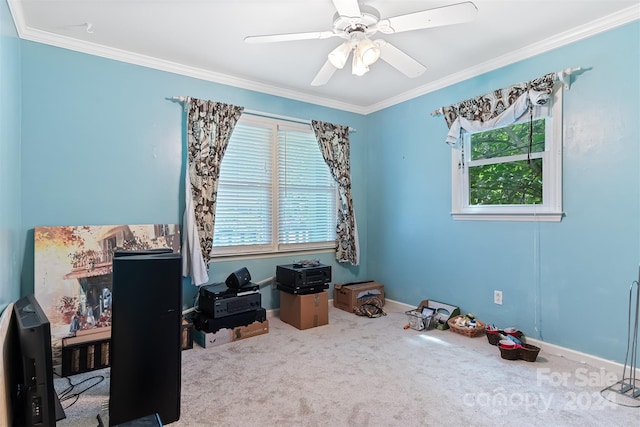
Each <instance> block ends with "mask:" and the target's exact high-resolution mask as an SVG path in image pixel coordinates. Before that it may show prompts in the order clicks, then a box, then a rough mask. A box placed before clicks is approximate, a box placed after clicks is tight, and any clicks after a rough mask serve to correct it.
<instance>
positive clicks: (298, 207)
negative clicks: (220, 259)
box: [213, 115, 337, 256]
mask: <svg viewBox="0 0 640 427" xmlns="http://www.w3.org/2000/svg"><path fill="white" fill-rule="evenodd" d="M336 202H337V190H336V184H335V181H334V179H333V178H332V176H331V172H330V171H329V167H328V166H327V165H326V163H325V161H324V159H323V158H322V153H321V152H320V147H319V146H318V142H317V141H316V138H315V135H314V134H313V131H312V129H311V127H310V126H309V125H304V124H298V123H292V122H285V121H282V120H276V119H270V118H264V117H257V116H250V115H243V116H242V117H241V119H240V120H239V121H238V124H237V125H236V127H235V129H234V130H233V134H232V135H231V139H230V140H229V145H228V147H227V150H226V152H225V155H224V157H223V159H222V163H221V167H220V180H219V184H218V198H217V204H216V218H215V225H214V234H213V236H214V237H213V255H214V256H222V255H244V254H256V253H276V252H287V251H304V250H318V249H327V248H332V249H333V248H334V247H335V238H336V237H335V224H336Z"/></svg>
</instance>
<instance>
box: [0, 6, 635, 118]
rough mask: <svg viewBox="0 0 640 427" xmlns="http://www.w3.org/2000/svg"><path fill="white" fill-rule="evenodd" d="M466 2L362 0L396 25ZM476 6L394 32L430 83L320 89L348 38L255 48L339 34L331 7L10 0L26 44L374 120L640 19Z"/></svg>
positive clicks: (380, 79) (374, 76) (610, 9)
mask: <svg viewBox="0 0 640 427" xmlns="http://www.w3.org/2000/svg"><path fill="white" fill-rule="evenodd" d="M461 1H462V0H363V1H360V3H361V4H365V5H368V6H373V7H375V8H376V9H377V10H378V11H379V12H380V15H381V16H382V17H383V18H385V17H392V16H396V15H401V14H405V13H411V12H416V11H421V10H426V9H431V8H435V7H441V6H446V5H450V4H453V3H459V2H461ZM473 2H474V3H475V5H476V6H477V8H478V15H477V18H476V19H475V20H474V21H473V22H470V23H464V24H457V25H451V26H445V27H438V28H430V29H423V30H416V31H410V32H405V33H399V34H390V35H382V37H381V38H384V39H385V40H386V41H388V42H390V43H393V44H394V45H395V46H396V47H398V48H400V49H402V50H403V51H405V52H407V53H408V54H410V55H411V56H413V57H414V58H415V59H417V60H418V61H419V62H421V63H422V64H424V65H425V66H426V67H427V70H426V71H425V72H424V74H422V75H421V76H419V77H417V78H414V79H411V78H408V77H406V76H404V75H403V74H401V73H400V72H398V71H397V70H395V69H394V68H392V67H391V66H389V65H388V64H386V63H385V62H383V61H378V62H376V63H375V64H373V65H372V66H371V71H370V72H369V73H367V74H365V75H364V76H363V77H356V76H353V75H351V72H350V67H345V68H344V69H342V70H337V71H336V73H335V74H334V75H333V77H332V79H331V80H330V81H329V82H328V83H327V84H326V85H323V86H315V87H314V86H311V85H310V82H311V81H312V80H313V78H314V76H315V75H316V73H317V72H318V70H319V69H320V67H321V66H322V65H323V64H324V62H325V61H326V58H327V54H328V53H329V52H330V51H331V50H332V49H333V48H334V47H336V46H337V45H338V44H340V43H341V42H342V40H341V39H339V38H330V39H325V40H304V41H290V42H281V43H270V44H248V43H245V42H244V41H243V40H244V37H246V36H250V35H265V34H273V33H295V32H309V31H328V30H331V26H332V23H333V15H334V13H335V8H334V5H333V3H332V1H331V0H8V3H9V7H10V10H11V13H12V15H13V17H14V21H15V23H16V28H17V31H18V34H19V36H20V37H21V38H23V39H26V40H32V41H37V42H41V43H46V44H50V45H54V46H59V47H64V48H68V49H72V50H77V51H80V52H85V53H90V54H95V55H99V56H103V57H107V58H112V59H116V60H121V61H126V62H130V63H134V64H138V65H144V66H149V67H153V68H157V69H161V70H165V71H171V72H175V73H179V74H184V75H188V76H193V77H198V78H202V79H205V80H210V81H216V82H220V83H225V84H230V85H233V86H238V87H243V88H248V89H253V90H258V91H261V92H265V93H270V94H275V95H281V96H285V97H288V98H293V99H298V100H303V101H309V102H313V103H316V104H320V105H326V106H330V107H334V108H340V109H343V110H347V111H353V112H358V113H362V114H367V113H370V112H372V111H376V110H378V109H381V108H384V107H387V106H390V105H393V104H396V103H398V102H401V101H404V100H407V99H410V98H413V97H415V96H418V95H421V94H424V93H428V92H431V91H433V90H436V89H439V88H441V87H444V86H447V85H449V84H453V83H455V82H458V81H461V80H464V79H466V78H469V77H473V76H476V75H478V74H481V73H484V72H487V71H490V70H493V69H496V68H498V67H501V66H504V65H507V64H510V63H513V62H516V61H519V60H522V59H525V58H528V57H530V56H533V55H536V54H539V53H541V52H544V51H547V50H550V49H553V48H556V47H559V46H562V45H565V44H567V43H571V42H573V41H576V40H579V39H582V38H585V37H588V36H591V35H593V34H596V33H598V32H601V31H605V30H608V29H610V28H614V27H616V26H619V25H622V24H625V23H628V22H631V21H634V20H637V19H640V2H639V1H638V0H559V1H551V0H533V1H532V0H473ZM612 48H614V47H613V46H612ZM636 54H637V52H636ZM589 65H590V64H571V66H583V67H586V66H589ZM550 71H556V70H550ZM186 95H188V94H186Z"/></svg>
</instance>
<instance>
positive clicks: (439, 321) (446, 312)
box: [417, 299, 460, 331]
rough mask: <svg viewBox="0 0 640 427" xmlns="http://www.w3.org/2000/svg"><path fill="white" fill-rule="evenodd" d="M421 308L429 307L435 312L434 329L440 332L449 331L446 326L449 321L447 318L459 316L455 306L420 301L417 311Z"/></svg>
mask: <svg viewBox="0 0 640 427" xmlns="http://www.w3.org/2000/svg"><path fill="white" fill-rule="evenodd" d="M422 307H429V308H432V309H434V310H435V322H436V329H440V330H442V331H444V330H445V329H449V325H448V324H447V320H449V318H451V317H455V316H458V315H459V314H460V309H459V308H458V307H456V306H455V305H450V304H445V303H443V302H438V301H432V300H428V299H425V300H422V301H420V305H418V308H417V310H420V311H421V310H422Z"/></svg>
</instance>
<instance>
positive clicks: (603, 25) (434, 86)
mask: <svg viewBox="0 0 640 427" xmlns="http://www.w3.org/2000/svg"><path fill="white" fill-rule="evenodd" d="M7 3H8V5H9V10H10V11H11V15H12V16H13V21H14V24H15V26H16V31H17V33H18V36H19V37H20V38H21V39H24V40H29V41H33V42H38V43H43V44H47V45H51V46H56V47H61V48H64V49H69V50H73V51H77V52H81V53H86V54H89V55H94V56H100V57H103V58H107V59H113V60H116V61H121V62H126V63H130V64H134V65H140V66H143V67H148V68H153V69H156V70H160V71H166V72H169V73H174V74H179V75H183V76H187V77H193V78H197V79H200V80H206V81H210V82H214V83H220V84H224V85H228V86H233V87H238V88H242V89H247V90H252V91H256V92H260V93H265V94H269V95H274V96H279V97H283V98H287V99H292V100H295V101H301V102H307V103H311V104H315V105H320V106H323V107H328V108H334V109H338V110H342V111H347V112H351V113H356V114H362V115H368V114H371V113H374V112H376V111H379V110H383V109H385V108H388V107H392V106H394V105H397V104H400V103H402V102H405V101H408V100H411V99H413V98H417V97H419V96H422V95H425V94H428V93H431V92H434V91H436V90H439V89H442V88H445V87H447V86H451V85H453V84H456V83H459V82H462V81H464V80H468V79H470V78H473V77H477V76H479V75H481V74H484V73H486V72H489V71H493V70H496V69H498V68H501V67H504V66H507V65H511V64H513V63H516V62H519V61H522V60H524V59H528V58H531V57H533V56H536V55H539V54H541V53H544V52H548V51H550V50H553V49H556V48H559V47H562V46H565V45H567V44H570V43H574V42H576V41H579V40H582V39H585V38H588V37H591V36H593V35H596V34H598V33H601V32H604V31H607V30H610V29H613V28H616V27H619V26H622V25H624V24H628V23H630V22H633V21H636V20H639V19H640V5H635V6H631V7H629V8H626V9H623V10H621V11H619V12H616V13H613V14H611V15H608V16H605V17H603V18H600V19H597V20H595V21H592V22H590V23H588V24H585V25H582V26H579V27H576V28H574V29H572V30H570V31H566V32H564V33H560V34H557V35H555V36H552V37H549V38H547V39H545V40H543V41H541V42H538V43H534V44H531V45H529V46H526V47H524V48H522V49H518V50H516V51H513V52H510V53H508V54H506V55H502V56H500V57H497V58H495V59H493V60H491V61H487V62H483V63H481V64H478V65H475V66H473V67H470V68H467V69H465V70H461V71H459V72H457V73H454V74H451V75H449V76H447V77H444V78H442V79H438V80H436V81H433V82H431V83H428V84H426V85H422V86H420V87H418V88H416V89H412V90H410V91H407V92H404V93H401V94H399V95H396V96H393V97H391V98H387V99H385V100H383V101H380V102H377V103H375V104H372V105H369V106H366V107H363V106H360V105H354V104H350V103H346V102H341V101H336V100H333V99H330V98H325V97H320V96H314V95H309V94H306V93H302V92H298V91H295V90H291V89H286V88H282V87H278V86H274V85H270V84H266V83H262V82H257V81H253V80H249V79H243V78H239V77H234V76H231V75H228V74H222V73H216V72H212V71H207V70H204V69H201V68H196V67H189V66H186V65H182V64H179V63H176V62H171V61H166V60H163V59H158V58H154V57H151V56H145V55H140V54H137V53H133V52H129V51H126V50H122V49H115V48H111V47H107V46H103V45H100V44H96V43H91V42H86V41H82V40H77V39H74V38H71V37H67V36H62V35H58V34H53V33H50V32H46V31H42V30H38V29H34V28H31V27H28V26H27V25H26V23H25V19H24V13H23V10H22V5H21V2H20V1H18V0H7Z"/></svg>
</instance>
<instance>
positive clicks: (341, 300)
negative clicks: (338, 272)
mask: <svg viewBox="0 0 640 427" xmlns="http://www.w3.org/2000/svg"><path fill="white" fill-rule="evenodd" d="M371 296H377V297H380V299H382V304H383V305H384V285H383V284H382V283H378V282H374V281H368V282H356V283H343V284H336V285H335V286H334V287H333V306H334V307H336V308H339V309H341V310H344V311H348V312H349V313H353V307H356V306H358V305H360V304H359V300H360V301H361V300H363V299H364V298H367V297H371Z"/></svg>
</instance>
